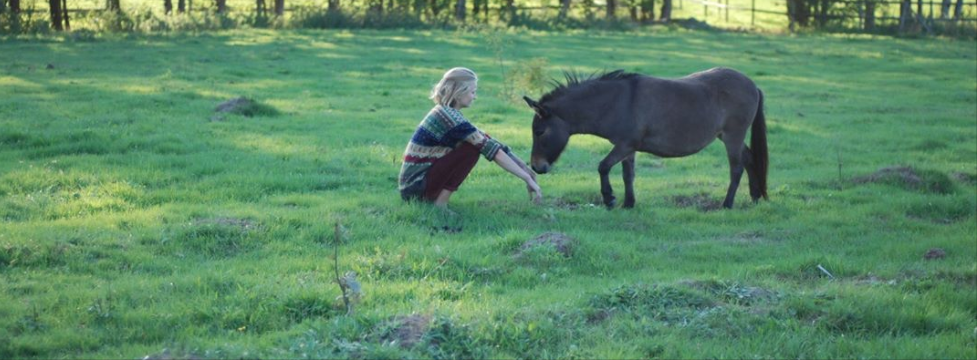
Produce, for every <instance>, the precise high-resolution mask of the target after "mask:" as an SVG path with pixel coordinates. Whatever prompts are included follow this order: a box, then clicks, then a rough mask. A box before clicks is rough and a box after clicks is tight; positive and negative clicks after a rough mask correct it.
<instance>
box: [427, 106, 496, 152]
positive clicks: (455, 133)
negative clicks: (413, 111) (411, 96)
mask: <svg viewBox="0 0 977 360" xmlns="http://www.w3.org/2000/svg"><path fill="white" fill-rule="evenodd" d="M445 113H446V115H448V117H449V118H450V121H451V122H452V125H453V126H452V127H451V129H450V130H448V131H447V132H446V133H445V135H444V137H443V139H442V141H443V143H445V144H451V145H454V144H457V143H458V142H461V141H467V142H469V143H471V144H472V145H475V147H476V148H478V151H479V152H480V153H481V154H482V156H484V157H485V158H486V159H488V160H489V161H494V160H495V154H497V153H498V152H499V150H506V149H508V148H507V147H506V146H505V145H503V144H502V143H501V142H498V141H497V140H495V139H493V138H491V137H489V136H488V135H486V134H485V133H483V132H482V131H481V130H478V129H477V128H475V125H472V123H471V122H469V121H468V120H467V119H465V117H464V116H463V115H461V112H459V111H457V110H454V109H450V110H447V111H445Z"/></svg>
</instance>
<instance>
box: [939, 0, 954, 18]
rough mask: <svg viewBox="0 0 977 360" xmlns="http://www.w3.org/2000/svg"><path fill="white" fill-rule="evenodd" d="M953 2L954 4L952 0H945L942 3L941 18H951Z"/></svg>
mask: <svg viewBox="0 0 977 360" xmlns="http://www.w3.org/2000/svg"><path fill="white" fill-rule="evenodd" d="M951 4H953V1H952V0H943V4H941V5H940V19H943V20H946V19H949V18H950V5H951Z"/></svg>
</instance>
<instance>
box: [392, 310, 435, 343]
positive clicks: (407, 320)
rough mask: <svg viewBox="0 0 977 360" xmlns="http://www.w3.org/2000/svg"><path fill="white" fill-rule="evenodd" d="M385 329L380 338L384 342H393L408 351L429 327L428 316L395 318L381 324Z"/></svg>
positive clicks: (417, 315) (416, 315)
mask: <svg viewBox="0 0 977 360" xmlns="http://www.w3.org/2000/svg"><path fill="white" fill-rule="evenodd" d="M381 326H383V327H385V328H386V331H384V334H383V335H382V336H381V337H382V338H383V340H384V342H388V341H394V342H396V343H397V345H398V346H400V347H401V348H403V349H409V348H412V347H414V345H417V343H419V342H421V338H422V337H424V334H425V333H427V331H428V329H429V328H430V327H431V316H430V315H420V314H414V315H407V316H397V317H394V318H393V319H391V320H390V321H387V322H386V323H384V324H382V325H381Z"/></svg>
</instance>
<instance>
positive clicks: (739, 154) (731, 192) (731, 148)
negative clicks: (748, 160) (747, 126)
mask: <svg viewBox="0 0 977 360" xmlns="http://www.w3.org/2000/svg"><path fill="white" fill-rule="evenodd" d="M744 137H745V136H743V135H740V136H730V134H726V136H724V137H722V139H723V143H725V145H726V156H727V157H728V158H729V189H727V190H726V200H724V201H723V207H724V208H727V209H732V208H733V200H734V199H735V198H736V190H737V189H738V188H739V187H740V179H742V178H743V170H744V166H743V157H744V156H743V154H745V152H744V151H743V149H744V148H745V147H746V145H745V144H743V138H744Z"/></svg>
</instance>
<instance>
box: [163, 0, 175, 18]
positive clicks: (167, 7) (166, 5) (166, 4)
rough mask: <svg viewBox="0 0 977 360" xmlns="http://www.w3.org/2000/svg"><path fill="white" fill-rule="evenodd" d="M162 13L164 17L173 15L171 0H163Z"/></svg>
mask: <svg viewBox="0 0 977 360" xmlns="http://www.w3.org/2000/svg"><path fill="white" fill-rule="evenodd" d="M163 13H164V14H166V15H169V14H171V13H173V0H163Z"/></svg>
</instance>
